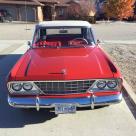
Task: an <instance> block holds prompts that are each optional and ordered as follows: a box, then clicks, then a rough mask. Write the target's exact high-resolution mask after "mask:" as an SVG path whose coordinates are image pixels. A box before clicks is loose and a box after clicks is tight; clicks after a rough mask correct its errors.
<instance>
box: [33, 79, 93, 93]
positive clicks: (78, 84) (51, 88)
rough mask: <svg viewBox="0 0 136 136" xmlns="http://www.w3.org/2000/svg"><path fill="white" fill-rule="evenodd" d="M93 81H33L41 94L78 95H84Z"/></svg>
mask: <svg viewBox="0 0 136 136" xmlns="http://www.w3.org/2000/svg"><path fill="white" fill-rule="evenodd" d="M94 82H95V80H71V81H34V84H35V86H37V88H39V90H40V91H41V92H43V94H47V95H55V94H56V95H57V94H79V93H86V92H87V91H88V90H89V89H90V87H91V86H92V85H93V84H94Z"/></svg>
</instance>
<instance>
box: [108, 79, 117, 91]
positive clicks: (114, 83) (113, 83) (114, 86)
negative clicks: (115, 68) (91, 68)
mask: <svg viewBox="0 0 136 136" xmlns="http://www.w3.org/2000/svg"><path fill="white" fill-rule="evenodd" d="M107 86H108V87H109V88H111V89H113V88H116V87H117V82H116V81H115V80H113V81H112V80H111V81H108V82H107Z"/></svg>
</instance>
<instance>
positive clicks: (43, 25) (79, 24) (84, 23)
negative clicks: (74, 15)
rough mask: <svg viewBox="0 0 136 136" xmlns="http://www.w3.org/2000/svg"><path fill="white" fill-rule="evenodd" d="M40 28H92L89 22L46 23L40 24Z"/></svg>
mask: <svg viewBox="0 0 136 136" xmlns="http://www.w3.org/2000/svg"><path fill="white" fill-rule="evenodd" d="M38 26H39V27H59V26H72V27H74V26H79V27H91V24H90V23H89V22H87V21H78V20H76V21H44V22H40V23H39V24H38Z"/></svg>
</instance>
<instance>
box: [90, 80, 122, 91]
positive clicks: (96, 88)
mask: <svg viewBox="0 0 136 136" xmlns="http://www.w3.org/2000/svg"><path fill="white" fill-rule="evenodd" d="M102 82H103V83H104V84H106V85H103V86H104V87H102V88H101V87H99V86H98V84H99V83H102ZM110 82H114V83H115V86H114V87H110V86H109V83H110ZM121 86H122V79H121V78H115V79H97V80H96V81H95V83H94V84H93V86H92V87H91V88H90V90H91V91H94V92H95V91H109V90H111V91H112V90H113V91H115V90H117V91H118V90H120V89H121Z"/></svg>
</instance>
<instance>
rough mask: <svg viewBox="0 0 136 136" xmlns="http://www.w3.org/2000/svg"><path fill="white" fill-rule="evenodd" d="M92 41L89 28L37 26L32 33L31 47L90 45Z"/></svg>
mask: <svg viewBox="0 0 136 136" xmlns="http://www.w3.org/2000/svg"><path fill="white" fill-rule="evenodd" d="M94 43H95V41H94V37H93V34H92V30H91V29H90V28H81V27H59V28H38V29H37V30H36V32H35V35H34V40H33V47H35V48H38V47H47V48H56V47H57V48H71V47H75V48H77V47H87V46H91V45H94Z"/></svg>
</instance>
